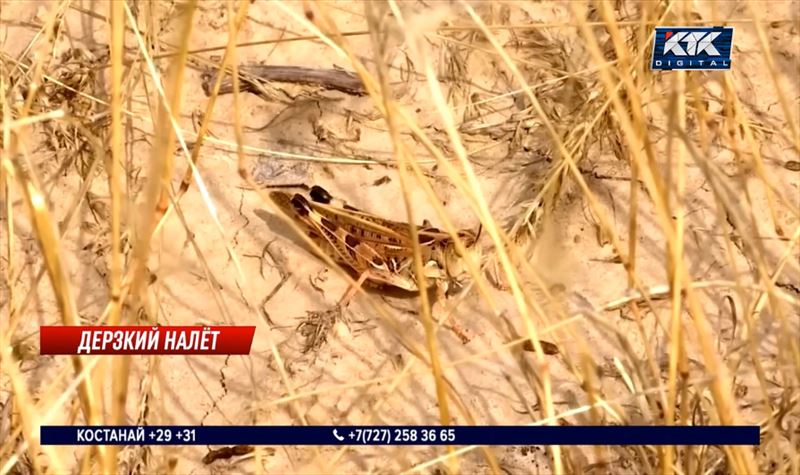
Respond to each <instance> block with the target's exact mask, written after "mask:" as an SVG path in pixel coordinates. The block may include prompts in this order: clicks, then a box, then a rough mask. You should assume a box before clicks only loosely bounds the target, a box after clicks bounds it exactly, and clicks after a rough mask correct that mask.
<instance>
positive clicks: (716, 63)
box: [651, 26, 733, 70]
mask: <svg viewBox="0 0 800 475" xmlns="http://www.w3.org/2000/svg"><path fill="white" fill-rule="evenodd" d="M732 47H733V28H731V27H721V26H718V27H713V28H690V27H656V34H655V38H654V39H653V61H652V64H651V68H652V69H664V70H670V69H694V70H703V69H730V67H731V63H730V59H731V49H732Z"/></svg>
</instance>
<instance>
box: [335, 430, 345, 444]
mask: <svg viewBox="0 0 800 475" xmlns="http://www.w3.org/2000/svg"><path fill="white" fill-rule="evenodd" d="M333 436H334V437H336V440H338V441H339V442H341V441H343V440H344V437H342V436H341V435H339V434H338V433H337V432H336V429H333Z"/></svg>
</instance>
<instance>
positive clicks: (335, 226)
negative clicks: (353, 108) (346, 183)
mask: <svg viewBox="0 0 800 475" xmlns="http://www.w3.org/2000/svg"><path fill="white" fill-rule="evenodd" d="M269 196H270V198H271V199H272V201H273V202H274V203H275V204H276V205H277V206H278V208H279V209H280V210H281V211H282V212H283V213H284V214H285V215H287V216H288V217H289V218H290V219H292V220H293V221H295V222H296V223H297V224H298V225H300V227H301V228H302V229H303V230H304V231H305V232H306V234H307V235H308V237H309V238H311V239H312V240H313V241H314V243H316V244H317V245H318V246H319V248H320V250H321V251H322V252H324V253H326V254H327V255H329V256H330V257H331V258H332V259H333V260H334V261H335V262H336V263H337V264H339V265H340V266H342V267H344V268H345V269H347V270H350V271H352V272H354V273H355V274H357V275H363V274H365V273H366V281H369V282H371V283H372V284H377V285H388V286H392V287H397V288H400V289H403V290H407V291H418V290H419V284H418V282H419V281H420V279H417V278H416V276H415V275H414V272H413V252H414V250H413V242H412V238H411V235H410V231H409V225H408V224H407V223H403V222H399V221H392V220H388V219H384V218H381V217H378V216H375V215H372V214H370V213H367V212H364V211H361V210H359V209H357V208H353V207H352V206H349V205H347V204H344V203H342V204H341V206H334V205H333V204H332V203H333V201H334V199H333V197H332V196H331V195H330V193H328V192H327V191H326V190H325V189H324V188H322V187H319V186H312V187H311V188H309V189H308V198H307V197H306V196H304V195H302V194H300V193H296V194H290V193H287V192H284V191H272V192H270V195H269ZM309 198H310V199H309ZM416 228H417V236H418V242H419V246H420V248H421V251H422V258H423V263H424V265H425V277H426V278H429V279H433V280H434V282H435V283H436V284H444V286H445V288H446V289H447V288H448V287H449V286H450V284H459V281H460V280H461V278H463V272H462V271H461V266H460V265H459V259H460V256H458V253H457V252H456V249H455V245H454V243H453V239H452V237H451V236H450V235H449V234H447V233H446V232H443V231H441V230H439V229H437V228H434V227H433V226H430V224H429V223H427V222H425V223H423V225H422V226H417V227H416ZM458 234H459V238H460V239H461V240H462V241H463V242H464V245H465V246H466V247H468V248H469V247H471V246H473V245H474V244H475V242H476V241H477V235H476V234H475V233H473V232H471V231H468V230H462V231H459V233H458Z"/></svg>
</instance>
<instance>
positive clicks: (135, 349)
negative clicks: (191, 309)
mask: <svg viewBox="0 0 800 475" xmlns="http://www.w3.org/2000/svg"><path fill="white" fill-rule="evenodd" d="M255 332H256V327H238V326H237V327H201V326H192V327H162V326H155V327H145V326H124V327H122V326H119V327H79V326H75V327H65V326H42V327H40V331H39V347H40V353H41V354H42V355H246V354H249V353H250V346H251V345H252V343H253V335H254V334H255Z"/></svg>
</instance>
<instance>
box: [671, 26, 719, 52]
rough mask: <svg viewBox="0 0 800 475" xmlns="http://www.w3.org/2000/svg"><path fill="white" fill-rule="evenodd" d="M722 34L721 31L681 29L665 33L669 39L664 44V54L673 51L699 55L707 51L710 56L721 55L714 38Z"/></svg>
mask: <svg viewBox="0 0 800 475" xmlns="http://www.w3.org/2000/svg"><path fill="white" fill-rule="evenodd" d="M719 35H720V32H719V31H712V32H711V33H708V34H706V33H703V32H699V31H698V32H694V33H690V32H688V31H679V32H677V33H673V32H671V31H668V32H666V33H665V35H664V36H665V37H666V39H667V41H666V43H665V44H664V54H667V53H673V54H674V55H675V56H697V55H698V54H700V53H706V54H707V55H709V56H719V51H717V48H714V38H716V37H717V36H719ZM681 43H686V50H685V51H684V49H683V48H681V45H680V44H681Z"/></svg>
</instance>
